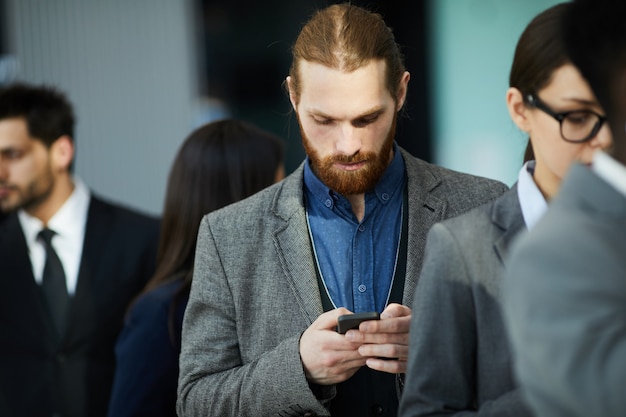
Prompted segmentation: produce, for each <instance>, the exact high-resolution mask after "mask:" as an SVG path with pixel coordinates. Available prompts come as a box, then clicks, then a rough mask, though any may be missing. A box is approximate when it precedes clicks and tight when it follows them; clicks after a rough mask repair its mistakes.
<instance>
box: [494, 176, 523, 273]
mask: <svg viewBox="0 0 626 417" xmlns="http://www.w3.org/2000/svg"><path fill="white" fill-rule="evenodd" d="M491 221H492V222H493V224H494V225H496V226H497V227H499V228H500V230H501V231H502V234H501V235H500V237H499V238H498V239H496V240H495V242H494V248H495V250H496V253H497V254H498V256H499V258H500V261H501V262H502V264H503V265H505V267H506V259H507V254H508V251H509V249H510V246H511V243H512V242H513V240H514V238H515V237H516V236H517V235H518V233H519V232H520V231H521V230H524V229H526V225H525V224H524V216H523V215H522V208H521V206H520V204H519V198H518V196H517V183H516V184H514V185H513V186H512V187H511V189H509V190H508V191H506V192H505V193H504V194H503V195H502V196H500V197H499V198H497V199H496V200H494V202H493V205H492V209H491Z"/></svg>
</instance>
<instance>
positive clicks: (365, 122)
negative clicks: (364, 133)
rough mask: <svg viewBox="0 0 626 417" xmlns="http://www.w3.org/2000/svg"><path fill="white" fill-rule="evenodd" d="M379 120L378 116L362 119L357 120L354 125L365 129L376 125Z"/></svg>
mask: <svg viewBox="0 0 626 417" xmlns="http://www.w3.org/2000/svg"><path fill="white" fill-rule="evenodd" d="M376 119H378V116H371V117H364V118H362V119H358V120H355V121H354V123H353V125H354V126H355V127H365V126H367V125H370V124H372V123H374V122H375V121H376Z"/></svg>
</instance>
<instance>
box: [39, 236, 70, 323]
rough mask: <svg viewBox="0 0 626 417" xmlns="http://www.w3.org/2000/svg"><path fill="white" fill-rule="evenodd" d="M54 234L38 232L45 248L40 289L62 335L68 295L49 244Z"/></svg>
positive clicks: (58, 262)
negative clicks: (44, 262)
mask: <svg viewBox="0 0 626 417" xmlns="http://www.w3.org/2000/svg"><path fill="white" fill-rule="evenodd" d="M55 234H56V232H54V231H52V230H50V229H43V230H42V231H41V232H39V237H40V238H41V239H42V240H43V242H44V246H45V247H46V264H45V266H44V268H43V279H42V283H41V288H42V290H43V293H44V295H45V297H46V300H47V301H48V305H49V307H50V313H51V314H52V320H53V321H54V324H55V326H56V328H57V330H58V331H59V334H63V332H64V331H65V322H66V320H67V312H68V308H69V304H70V303H69V301H70V299H69V295H68V294H67V284H66V282H65V272H64V271H63V265H62V264H61V260H60V259H59V256H58V255H57V253H56V252H55V251H54V248H53V247H52V245H51V244H50V243H51V241H52V236H54V235H55Z"/></svg>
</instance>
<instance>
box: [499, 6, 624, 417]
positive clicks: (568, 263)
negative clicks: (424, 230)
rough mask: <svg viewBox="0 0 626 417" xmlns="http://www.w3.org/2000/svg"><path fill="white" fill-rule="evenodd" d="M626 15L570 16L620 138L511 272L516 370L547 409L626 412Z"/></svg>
mask: <svg viewBox="0 0 626 417" xmlns="http://www.w3.org/2000/svg"><path fill="white" fill-rule="evenodd" d="M625 20H626V3H624V2H623V1H621V0H593V1H590V0H574V1H573V2H572V8H571V11H570V12H568V14H566V15H565V18H564V26H565V40H566V42H567V45H568V48H569V50H570V55H571V57H572V60H573V62H574V63H575V64H576V65H577V66H578V67H579V69H580V71H581V73H582V74H583V76H584V77H585V78H586V79H587V80H588V81H589V83H590V85H591V87H592V88H593V90H594V92H595V94H596V96H597V97H598V100H599V101H600V104H601V105H602V106H603V108H604V109H605V111H606V114H607V117H608V121H609V125H610V126H611V130H612V133H613V142H614V145H613V149H612V151H611V152H610V153H605V152H603V151H597V152H596V153H595V155H594V158H593V161H592V163H591V164H589V165H584V164H578V165H575V166H573V167H572V169H571V170H570V172H569V174H568V176H567V178H566V179H565V182H564V184H563V187H562V189H561V191H560V193H559V195H558V196H557V198H555V200H554V202H553V204H552V205H551V207H550V209H549V210H548V212H547V213H546V215H545V217H544V218H543V219H542V220H541V222H540V223H539V224H538V225H537V227H536V230H533V231H532V232H530V233H529V234H528V235H527V236H525V237H524V238H523V239H521V240H520V242H519V244H518V245H516V247H515V248H514V251H513V254H512V257H511V263H510V268H509V270H508V271H509V272H508V275H507V279H506V285H505V299H506V303H505V306H506V308H505V312H506V321H507V325H508V328H509V332H510V335H511V340H512V346H513V350H514V353H515V370H516V372H517V375H518V377H519V380H520V381H521V384H522V387H523V389H524V392H525V395H526V397H527V398H528V401H529V404H530V405H531V407H532V409H533V410H534V411H535V412H536V414H537V416H540V417H557V416H563V417H564V416H567V417H576V416H585V417H595V416H601V417H607V416H624V415H626V396H625V395H624V384H625V383H626V256H625V253H626V252H625V249H624V248H625V247H626V132H625V130H624V129H625V122H626V25H624V21H625Z"/></svg>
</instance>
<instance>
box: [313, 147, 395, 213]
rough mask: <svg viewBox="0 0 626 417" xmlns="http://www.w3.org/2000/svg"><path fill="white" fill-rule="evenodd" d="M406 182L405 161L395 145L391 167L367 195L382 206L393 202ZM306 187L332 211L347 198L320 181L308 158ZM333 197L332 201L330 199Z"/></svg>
mask: <svg viewBox="0 0 626 417" xmlns="http://www.w3.org/2000/svg"><path fill="white" fill-rule="evenodd" d="M403 181H404V159H403V158H402V155H401V153H400V148H399V147H398V145H397V143H395V142H394V144H393V158H392V160H391V163H390V164H389V166H388V167H387V168H386V169H385V172H384V173H383V175H382V177H381V178H380V180H379V181H378V183H377V184H376V186H375V187H374V191H373V192H369V193H366V197H367V196H368V195H375V196H376V198H378V201H379V202H380V203H381V204H387V203H389V201H391V198H390V197H391V196H392V195H393V194H394V193H395V192H396V191H397V190H398V188H399V187H400V185H402V183H403ZM304 186H305V188H306V189H307V190H308V192H309V193H310V195H311V196H313V197H314V198H316V199H317V200H319V201H320V202H321V203H322V204H323V205H324V206H326V207H327V208H329V209H332V208H333V206H334V202H335V201H336V200H337V199H339V198H345V197H343V196H342V195H341V194H339V193H337V192H335V191H333V190H331V189H330V188H328V186H327V185H326V184H324V183H323V182H322V180H320V179H319V178H318V177H317V175H315V173H314V172H313V169H312V168H311V161H310V159H309V158H308V157H307V158H306V161H305V164H304ZM329 196H330V197H331V198H330V199H329V198H328V197H329Z"/></svg>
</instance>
